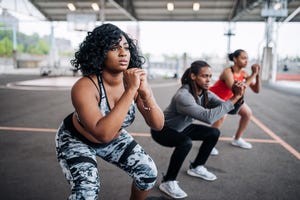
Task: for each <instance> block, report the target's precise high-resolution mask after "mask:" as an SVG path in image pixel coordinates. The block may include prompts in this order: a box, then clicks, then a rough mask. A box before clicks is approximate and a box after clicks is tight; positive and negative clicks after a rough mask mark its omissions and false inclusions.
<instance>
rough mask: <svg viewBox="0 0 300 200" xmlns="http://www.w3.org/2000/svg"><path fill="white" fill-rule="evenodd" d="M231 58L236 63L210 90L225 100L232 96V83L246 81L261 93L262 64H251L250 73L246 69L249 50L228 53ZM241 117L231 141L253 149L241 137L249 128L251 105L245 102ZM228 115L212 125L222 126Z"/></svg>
mask: <svg viewBox="0 0 300 200" xmlns="http://www.w3.org/2000/svg"><path fill="white" fill-rule="evenodd" d="M228 57H229V60H230V61H233V62H234V65H233V66H231V67H227V68H225V69H224V70H223V72H222V73H221V75H220V78H219V80H218V81H217V82H215V83H214V85H213V86H211V87H210V88H209V90H210V91H212V92H214V93H215V94H217V95H218V96H219V97H220V98H222V99H223V100H225V101H226V100H227V99H229V98H231V97H232V95H233V93H232V91H231V88H232V85H233V83H234V81H236V80H239V81H244V82H245V84H246V85H247V86H249V87H250V88H251V89H252V91H253V92H255V93H259V91H260V88H261V80H260V73H259V72H260V65H259V64H253V65H252V66H251V70H252V73H251V74H248V73H247V72H246V70H245V68H246V66H247V64H248V55H247V52H246V51H244V50H242V49H238V50H236V51H235V52H233V53H231V54H229V55H228ZM238 114H239V115H240V117H241V119H240V122H239V127H238V129H237V131H236V133H235V136H234V138H233V140H232V142H231V144H232V145H234V146H238V147H241V148H245V149H251V148H252V145H251V144H250V143H248V142H246V141H245V140H243V139H242V138H241V136H242V135H243V133H244V131H245V130H246V128H247V125H248V123H249V121H250V118H251V115H252V111H251V109H250V107H249V106H248V105H247V104H246V103H244V104H243V105H242V106H241V108H240V110H239V111H238ZM225 118H226V115H225V116H224V117H223V118H221V119H220V120H218V121H217V122H215V123H214V124H213V125H212V127H215V128H220V127H221V125H222V124H223V123H224V120H225ZM212 154H213V155H217V154H218V151H217V149H213V151H212Z"/></svg>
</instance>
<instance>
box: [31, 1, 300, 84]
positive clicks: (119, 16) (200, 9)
mask: <svg viewBox="0 0 300 200" xmlns="http://www.w3.org/2000/svg"><path fill="white" fill-rule="evenodd" d="M29 1H30V2H31V3H32V4H33V5H34V6H35V7H36V8H37V9H38V10H39V11H40V13H41V14H42V15H43V16H44V17H45V19H46V20H48V21H68V22H70V23H73V25H74V29H75V30H76V29H77V30H84V29H85V28H87V27H86V26H87V25H88V24H89V23H91V22H96V21H101V22H102V23H104V22H105V21H137V22H139V21H218V22H228V32H227V33H226V35H227V36H228V52H229V51H230V37H231V36H232V32H231V24H232V23H234V22H265V24H266V26H265V27H266V28H265V47H264V51H263V56H262V68H263V71H262V78H263V79H264V80H273V81H274V78H275V75H274V73H276V69H277V67H276V65H277V64H276V63H277V57H276V30H278V27H279V24H280V23H286V22H300V14H299V13H300V0H207V1H204V0H51V1H49V0H29ZM276 22H279V23H276ZM275 23H276V25H277V26H276V27H275ZM82 25H83V26H82Z"/></svg>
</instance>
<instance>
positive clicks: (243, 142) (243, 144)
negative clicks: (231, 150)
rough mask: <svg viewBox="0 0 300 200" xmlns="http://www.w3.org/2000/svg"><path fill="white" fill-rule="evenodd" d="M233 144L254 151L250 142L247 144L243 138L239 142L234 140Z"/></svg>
mask: <svg viewBox="0 0 300 200" xmlns="http://www.w3.org/2000/svg"><path fill="white" fill-rule="evenodd" d="M231 144H232V145H233V146H237V147H241V148H244V149H252V145H251V144H250V143H249V142H246V141H245V140H244V139H243V138H239V139H237V140H235V139H233V140H232V141H231Z"/></svg>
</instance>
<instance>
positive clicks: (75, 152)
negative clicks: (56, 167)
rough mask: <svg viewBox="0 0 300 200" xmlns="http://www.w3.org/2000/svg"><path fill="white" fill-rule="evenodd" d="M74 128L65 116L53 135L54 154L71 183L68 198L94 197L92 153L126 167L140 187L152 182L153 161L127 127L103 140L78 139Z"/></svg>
mask: <svg viewBox="0 0 300 200" xmlns="http://www.w3.org/2000/svg"><path fill="white" fill-rule="evenodd" d="M69 121H70V120H69ZM66 124H67V125H66ZM74 131H75V132H76V130H75V128H74V127H73V125H72V124H71V125H70V124H69V122H67V123H66V120H65V122H64V123H62V124H61V126H60V128H59V130H58V132H57V135H56V153H57V158H58V161H59V163H60V165H61V167H62V170H63V172H64V174H65V176H66V178H67V180H68V182H69V183H70V185H71V187H72V194H71V195H70V196H69V199H72V200H73V199H76V200H77V199H89V200H90V199H93V200H95V199H98V193H99V190H100V178H99V174H98V170H97V160H96V156H99V157H101V158H103V159H104V160H106V161H107V162H110V163H112V164H114V165H116V166H117V167H119V168H121V169H123V170H124V171H126V172H127V174H128V175H129V176H131V177H132V178H133V180H134V183H135V185H136V186H137V188H139V189H140V190H148V189H151V188H152V187H153V186H154V184H155V181H156V177H157V169H156V166H155V163H154V162H153V160H152V158H151V157H150V156H149V155H147V154H146V153H145V151H144V150H143V149H142V147H141V146H140V145H139V144H137V143H136V142H135V141H134V139H133V138H132V136H131V135H130V134H129V133H128V132H127V131H125V130H124V131H122V132H121V134H120V136H119V137H118V138H116V139H115V140H113V141H111V142H110V143H106V144H95V143H91V142H88V141H82V139H79V138H78V137H76V136H75V135H78V134H79V133H78V132H77V133H75V134H74Z"/></svg>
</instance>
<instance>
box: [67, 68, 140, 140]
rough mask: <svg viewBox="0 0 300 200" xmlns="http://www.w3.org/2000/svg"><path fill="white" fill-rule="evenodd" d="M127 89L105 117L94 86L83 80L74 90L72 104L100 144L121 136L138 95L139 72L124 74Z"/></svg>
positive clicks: (131, 71)
mask: <svg viewBox="0 0 300 200" xmlns="http://www.w3.org/2000/svg"><path fill="white" fill-rule="evenodd" d="M124 77H125V79H126V83H127V87H126V89H125V91H124V92H123V94H122V95H121V97H120V99H119V100H118V101H117V102H116V103H115V105H114V107H113V108H112V110H111V112H110V113H109V114H107V115H106V116H103V115H102V113H101V111H100V110H99V106H98V101H97V98H96V96H97V93H98V91H97V90H96V89H95V87H94V86H92V85H91V83H89V85H88V84H87V83H86V81H84V80H83V79H81V80H80V81H78V83H76V84H75V85H74V86H73V88H72V102H73V105H74V107H75V110H76V111H77V113H78V115H79V117H80V121H81V123H82V124H83V125H84V129H85V131H87V132H88V133H89V134H91V135H92V136H93V137H94V138H95V139H97V140H98V141H99V142H103V143H106V142H109V141H111V140H112V139H114V138H115V137H117V135H118V134H119V129H120V128H121V125H122V123H123V121H124V119H125V117H126V115H127V112H128V109H129V107H130V105H131V103H132V101H133V99H134V96H135V95H136V93H137V89H138V87H139V83H140V79H139V72H138V71H135V70H127V71H126V72H125V73H124Z"/></svg>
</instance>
